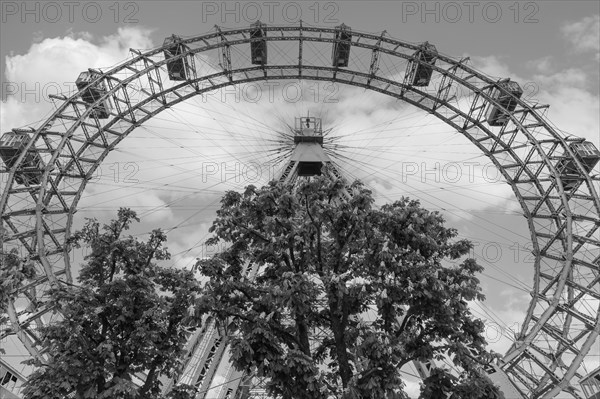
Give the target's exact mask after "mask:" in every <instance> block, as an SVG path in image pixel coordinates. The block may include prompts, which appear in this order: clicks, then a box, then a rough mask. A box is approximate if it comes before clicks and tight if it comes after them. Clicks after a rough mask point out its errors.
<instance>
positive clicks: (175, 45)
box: [163, 35, 188, 81]
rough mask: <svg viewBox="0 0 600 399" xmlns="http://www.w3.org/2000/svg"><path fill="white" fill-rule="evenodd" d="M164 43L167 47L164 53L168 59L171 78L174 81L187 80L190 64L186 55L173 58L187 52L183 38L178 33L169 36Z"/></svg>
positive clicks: (168, 70)
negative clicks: (182, 41)
mask: <svg viewBox="0 0 600 399" xmlns="http://www.w3.org/2000/svg"><path fill="white" fill-rule="evenodd" d="M163 45H164V46H165V47H166V48H165V50H164V54H165V59H166V60H167V72H168V74H169V79H171V80H173V81H180V80H186V79H187V78H188V76H187V69H188V65H187V60H186V59H185V57H181V58H178V59H175V60H172V58H175V57H177V56H178V55H180V54H182V53H184V52H185V46H184V45H183V44H182V43H181V38H180V37H179V36H177V35H172V36H169V37H167V38H166V39H165V41H164V42H163Z"/></svg>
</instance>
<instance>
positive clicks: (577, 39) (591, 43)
mask: <svg viewBox="0 0 600 399" xmlns="http://www.w3.org/2000/svg"><path fill="white" fill-rule="evenodd" d="M561 32H562V34H563V36H564V37H565V38H566V39H567V40H568V41H569V42H571V44H573V46H574V48H575V50H577V51H578V52H582V53H587V52H589V53H592V54H594V55H595V57H596V61H600V40H599V38H600V15H592V16H588V17H585V18H583V19H581V20H579V21H575V22H570V23H566V24H564V25H563V26H562V27H561Z"/></svg>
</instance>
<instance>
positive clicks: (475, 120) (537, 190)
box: [0, 25, 600, 398]
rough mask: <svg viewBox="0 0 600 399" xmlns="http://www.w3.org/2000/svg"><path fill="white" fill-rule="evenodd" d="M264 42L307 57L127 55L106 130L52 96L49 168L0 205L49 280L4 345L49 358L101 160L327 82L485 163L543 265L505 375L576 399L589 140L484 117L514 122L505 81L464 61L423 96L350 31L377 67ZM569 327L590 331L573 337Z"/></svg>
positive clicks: (599, 273)
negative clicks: (263, 98) (231, 100)
mask: <svg viewBox="0 0 600 399" xmlns="http://www.w3.org/2000/svg"><path fill="white" fill-rule="evenodd" d="M264 29H265V31H266V32H267V35H266V37H264V38H262V39H261V40H266V41H267V45H268V46H270V48H271V49H270V53H271V54H272V48H273V47H274V46H277V45H283V44H284V43H285V42H287V43H288V44H289V42H290V41H291V42H295V43H297V45H298V57H297V58H295V59H294V57H289V58H290V60H292V62H290V63H282V64H277V65H275V64H274V65H271V64H267V65H262V66H260V65H259V66H256V65H251V64H250V62H249V61H248V62H246V63H244V64H243V65H236V62H235V60H232V58H231V56H230V54H231V51H233V50H236V51H241V52H242V53H248V52H249V47H250V46H249V43H250V42H251V41H253V40H258V39H251V38H250V31H251V28H244V29H236V30H223V31H221V30H217V32H215V33H211V34H205V35H200V36H196V37H191V38H186V39H183V40H182V44H183V45H184V48H185V51H184V52H183V53H181V54H179V55H176V56H175V57H173V58H171V61H172V60H177V59H180V58H184V59H186V60H187V63H188V77H189V79H188V80H186V81H181V82H171V81H169V80H168V79H167V78H166V73H165V69H166V63H167V60H165V57H164V56H163V51H164V50H165V48H163V47H158V48H155V49H152V50H150V51H145V52H138V51H135V50H132V53H133V54H132V57H131V59H129V60H127V61H126V62H123V63H122V64H120V65H118V66H116V67H114V68H112V69H110V70H106V71H101V74H100V75H99V77H98V78H97V79H96V81H95V83H97V82H100V81H102V82H104V83H105V85H106V88H107V90H106V93H105V94H104V96H103V97H102V98H101V99H99V100H98V101H97V102H96V103H95V104H96V105H98V104H100V103H101V102H102V101H104V100H105V99H110V101H111V102H112V104H114V106H113V110H112V112H111V115H110V117H109V118H108V119H104V120H100V119H97V118H96V116H95V115H94V113H93V112H92V109H93V107H92V106H91V105H90V104H87V103H85V102H84V101H83V100H82V98H81V92H80V93H76V94H74V95H72V96H71V97H68V98H67V97H65V96H55V97H54V100H55V105H56V111H55V112H54V113H53V114H52V116H51V117H50V118H49V119H48V120H47V121H46V122H44V123H43V124H42V125H40V126H39V128H37V129H36V130H35V132H33V131H32V132H31V137H32V139H31V140H30V142H29V144H28V146H27V151H29V152H36V153H38V154H40V156H41V158H42V160H43V161H44V165H45V167H44V169H43V170H41V171H40V172H41V173H42V178H41V183H40V184H39V185H26V186H18V185H16V184H15V181H14V175H15V171H16V170H17V169H18V168H19V165H20V164H21V163H22V162H23V159H24V158H25V155H26V152H27V151H24V152H23V153H22V154H21V156H20V157H19V160H18V161H17V164H16V165H15V166H14V167H13V168H12V169H11V170H10V171H3V173H8V174H9V176H8V184H7V186H6V188H5V189H4V191H3V192H2V198H1V202H0V210H1V211H2V222H3V225H4V227H5V229H6V230H7V231H8V236H7V238H6V239H5V240H4V246H5V249H10V248H11V247H22V248H25V249H26V250H27V251H28V252H29V254H30V256H31V257H32V259H34V260H35V262H36V265H37V266H38V271H39V276H40V277H38V278H37V279H36V280H34V281H30V282H27V284H26V285H25V286H24V287H22V288H21V289H20V290H19V292H18V296H17V298H16V300H15V301H13V302H11V303H10V304H9V306H8V309H7V310H6V312H7V313H8V315H9V317H10V320H11V323H12V332H5V333H4V335H3V336H6V335H7V334H9V333H16V335H17V336H18V337H19V339H20V340H21V341H22V342H23V343H24V345H25V346H26V348H27V349H28V350H29V352H30V353H31V354H32V355H33V356H40V354H39V351H38V342H39V338H38V337H37V334H36V328H35V325H36V324H39V323H44V322H45V319H46V318H47V317H42V316H43V315H44V314H46V313H48V312H49V309H47V308H46V307H45V305H44V292H45V291H46V289H47V288H48V287H49V286H51V285H55V284H61V280H63V279H64V280H65V281H70V280H71V275H70V263H69V256H68V253H69V248H68V245H67V244H66V241H67V239H68V238H69V236H70V234H71V226H72V222H73V215H74V213H75V211H76V209H77V203H78V201H79V199H80V198H81V195H82V193H83V190H84V189H85V186H86V183H87V181H88V180H89V179H91V177H92V174H93V173H94V171H95V170H96V168H98V166H99V165H100V163H101V162H102V160H103V159H104V158H105V157H106V156H107V155H108V153H109V152H110V151H111V150H112V149H114V148H115V147H116V146H117V145H118V144H119V143H120V142H121V140H123V139H124V138H125V137H126V136H127V135H128V134H129V133H130V132H131V131H133V130H134V129H135V128H136V127H138V126H140V125H141V124H143V123H144V122H146V121H147V120H148V119H150V118H152V117H154V116H155V115H157V114H158V113H160V112H161V111H163V110H165V109H167V108H169V107H171V106H173V105H175V104H177V103H180V102H182V101H185V100H186V99H188V98H190V97H193V96H196V95H199V94H202V93H205V92H209V91H211V90H216V89H219V88H222V87H225V86H229V85H234V84H242V83H246V82H253V81H262V80H282V79H294V80H296V79H307V80H321V81H330V82H338V83H342V84H347V85H353V86H358V87H361V88H365V89H369V90H374V91H377V92H380V93H383V94H386V95H389V96H391V97H394V98H397V99H400V100H402V101H405V102H407V103H409V104H412V105H414V106H416V107H418V108H421V109H423V110H425V111H427V112H429V113H431V114H433V115H435V116H436V117H438V118H439V119H441V120H442V121H444V122H445V123H447V124H448V125H450V126H451V127H452V128H454V129H456V130H457V131H458V132H460V133H462V134H463V135H465V136H466V137H467V138H468V139H469V140H470V141H471V142H472V143H473V144H474V145H475V146H476V147H477V148H479V149H480V150H481V151H482V152H483V154H485V155H486V156H488V157H489V158H490V160H491V161H492V162H493V163H494V165H495V166H496V167H497V168H498V170H499V171H500V172H501V173H502V175H503V176H504V178H505V180H506V182H507V183H508V184H510V185H511V187H512V189H513V191H514V194H515V196H516V198H517V199H518V201H519V203H520V204H521V207H522V209H523V213H524V215H525V216H526V218H527V223H528V227H529V230H530V233H531V240H532V244H533V252H534V255H535V263H534V267H535V279H534V287H533V291H532V292H531V295H532V300H531V303H530V305H529V308H528V310H527V315H526V318H525V320H524V322H523V325H522V330H521V332H520V333H519V335H518V337H517V341H516V343H515V344H513V346H512V347H511V348H510V349H509V351H508V352H507V353H506V354H505V356H504V358H503V364H502V368H503V369H504V370H505V371H506V372H507V373H508V375H509V377H510V378H511V380H512V381H513V382H514V383H515V384H516V386H517V387H518V388H519V389H520V390H521V391H522V392H523V393H524V395H525V396H527V397H531V398H537V397H553V396H555V395H556V394H558V393H559V392H561V391H566V392H569V393H570V394H571V395H572V396H573V397H579V396H578V395H577V393H576V392H575V391H573V390H572V389H571V387H570V386H569V384H570V381H571V380H572V379H573V378H574V377H575V380H574V381H577V380H578V379H579V378H580V377H581V372H582V369H581V362H582V360H583V359H584V357H585V355H586V354H587V353H588V351H589V350H590V348H591V347H592V346H593V345H594V344H595V343H596V344H597V342H598V335H599V333H600V319H599V316H598V315H599V313H600V312H599V310H600V309H594V310H593V311H592V312H589V311H588V312H586V311H585V306H586V304H587V303H592V304H595V303H597V304H600V292H599V289H598V286H599V282H600V270H599V269H600V266H599V263H600V241H599V240H598V234H599V230H600V198H599V196H598V191H599V181H600V178H599V177H597V176H596V177H591V176H590V175H589V174H588V173H587V172H586V170H585V169H584V167H583V165H582V164H581V162H580V161H579V160H578V159H577V157H575V156H574V153H573V151H572V150H571V149H570V148H569V144H570V143H571V142H573V141H581V139H579V138H565V137H564V136H563V135H561V134H559V133H558V132H557V131H556V130H555V129H554V128H553V127H552V126H551V124H550V123H549V122H548V121H547V120H546V119H545V117H544V116H543V115H542V113H540V110H542V109H543V108H544V107H540V106H535V105H531V104H528V103H526V102H525V101H522V100H518V104H517V107H516V109H515V110H514V111H513V112H510V114H509V120H508V122H507V123H505V124H504V125H503V126H501V127H492V126H489V125H488V124H487V122H486V121H485V116H484V111H485V109H486V107H487V105H488V104H489V103H492V104H494V105H496V106H498V107H500V108H501V109H503V110H505V109H504V108H502V106H501V105H500V104H499V103H497V102H496V101H495V100H494V99H493V98H492V97H491V92H492V90H494V88H498V87H499V86H498V81H496V80H494V79H491V78H490V77H487V76H485V75H484V74H482V73H481V72H479V71H476V70H474V69H473V68H471V67H470V66H469V65H468V63H467V61H468V60H467V59H463V60H457V59H453V58H451V57H448V56H445V55H442V54H438V55H437V56H436V57H435V61H436V62H435V65H434V66H433V78H435V79H440V81H441V83H440V84H439V85H438V87H431V86H432V85H430V86H427V87H414V86H411V85H410V84H409V81H408V79H407V77H406V76H405V75H406V74H404V73H399V74H398V76H383V74H382V72H381V70H380V69H379V68H378V65H379V62H381V60H382V59H385V60H386V62H387V63H391V64H393V65H398V66H400V67H402V66H409V65H408V64H409V63H422V62H423V61H420V60H419V59H418V58H417V57H415V55H414V54H415V51H416V50H418V49H419V46H418V45H415V44H410V43H406V42H402V41H400V40H396V39H392V38H389V37H387V36H385V35H384V34H382V35H380V36H377V35H372V34H366V33H360V32H356V31H353V32H352V35H353V36H352V41H351V46H352V47H351V48H352V51H351V53H350V58H352V56H353V53H352V52H353V51H355V50H357V49H366V50H367V51H372V58H371V62H370V64H369V65H368V66H365V67H364V68H359V67H357V66H356V65H354V66H353V65H350V66H349V67H348V68H336V67H332V66H330V63H329V62H328V61H329V60H324V61H323V62H321V63H319V62H314V60H309V59H307V58H306V56H303V53H304V54H307V53H308V51H307V46H316V45H321V44H324V45H329V46H331V45H333V43H334V42H335V39H334V37H335V32H336V30H335V29H333V28H317V27H306V26H302V25H300V26H293V27H290V26H280V27H278V26H269V27H265V28H264ZM303 46H304V52H303ZM215 52H216V53H217V54H218V55H219V56H220V57H222V58H223V62H222V63H221V64H220V65H221V67H222V68H223V70H221V71H217V72H215V73H212V74H210V75H202V74H200V73H198V72H197V70H198V69H197V68H196V64H198V63H202V57H203V56H204V55H206V54H210V55H213V56H214V54H215ZM282 58H283V57H282ZM317 61H318V60H317ZM399 70H401V71H402V68H399ZM404 70H406V69H404ZM500 90H503V89H501V88H500ZM505 111H506V110H505ZM565 158H568V159H571V160H572V161H573V162H574V163H575V164H576V166H577V168H578V170H579V173H580V175H581V179H580V180H579V181H578V183H577V185H576V186H575V188H573V189H572V190H570V191H565V190H564V189H563V182H562V181H561V178H560V175H559V174H558V173H557V171H556V168H555V167H556V164H557V162H559V161H560V160H564V159H565ZM17 308H18V309H24V310H21V311H17ZM594 312H595V313H594ZM574 320H575V321H577V322H578V323H581V324H580V325H583V326H584V327H583V328H579V327H578V328H575V327H574V326H573V321H574ZM0 338H1V337H0Z"/></svg>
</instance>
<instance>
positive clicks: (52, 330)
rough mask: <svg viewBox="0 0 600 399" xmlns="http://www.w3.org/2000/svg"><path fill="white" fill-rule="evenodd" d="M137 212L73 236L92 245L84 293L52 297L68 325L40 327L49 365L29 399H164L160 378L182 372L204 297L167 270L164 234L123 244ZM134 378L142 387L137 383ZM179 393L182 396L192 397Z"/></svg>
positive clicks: (189, 276)
mask: <svg viewBox="0 0 600 399" xmlns="http://www.w3.org/2000/svg"><path fill="white" fill-rule="evenodd" d="M133 221H139V219H138V218H137V217H136V214H135V212H133V211H131V210H129V209H120V210H119V212H118V218H117V219H116V220H113V221H111V222H110V223H109V224H108V225H105V226H103V228H102V229H101V228H100V225H99V223H98V222H97V221H96V220H88V222H87V224H86V225H85V227H84V228H83V230H81V231H79V232H77V233H75V234H74V235H73V243H74V244H75V245H80V243H84V244H87V245H89V246H90V247H91V254H90V255H88V256H86V258H85V260H86V261H87V262H86V263H85V265H83V267H82V269H81V272H80V275H79V278H78V279H79V283H80V285H79V286H74V285H65V284H63V285H61V286H60V287H59V288H55V289H53V290H51V292H50V295H51V299H50V301H51V305H52V306H54V307H55V308H56V309H57V310H59V311H60V312H61V314H62V319H61V320H60V321H59V322H57V323H54V324H51V325H48V326H46V327H43V328H42V331H41V334H42V337H43V342H42V346H43V350H45V351H47V353H48V354H49V357H50V359H49V361H48V362H47V364H41V363H40V362H37V361H36V362H34V363H35V364H36V365H37V366H39V368H38V369H37V370H36V371H35V372H34V373H33V374H32V375H31V376H30V378H29V380H28V382H27V384H26V387H25V390H24V396H25V398H27V399H37V398H46V399H56V398H63V397H66V396H67V395H68V394H69V393H73V392H75V397H76V398H127V399H129V398H144V399H146V398H158V397H159V395H160V390H161V389H160V382H159V379H158V377H159V376H160V375H163V376H167V377H173V375H174V374H175V373H176V372H177V371H178V370H179V369H180V368H181V365H182V360H181V356H182V354H183V352H184V346H185V344H186V342H187V338H188V332H189V331H190V329H191V328H194V327H196V326H197V322H196V321H195V320H194V319H193V318H191V317H189V314H188V313H189V312H188V308H189V304H190V303H192V302H193V301H194V300H195V298H196V297H197V296H198V295H200V294H201V286H200V283H199V282H198V281H197V280H196V279H195V278H194V275H193V273H192V272H191V271H189V270H188V271H186V270H180V269H175V268H166V267H162V266H159V265H157V263H156V261H162V260H166V259H169V253H168V252H167V250H166V249H165V248H164V247H163V244H164V242H165V241H166V236H165V234H164V233H163V232H162V231H160V230H154V231H152V233H151V234H150V237H149V239H148V240H147V241H146V242H140V241H138V240H137V239H134V238H133V237H131V236H128V237H123V234H124V232H125V231H126V230H127V229H128V228H129V227H130V225H131V223H132V222H133ZM134 375H135V376H136V377H138V378H141V380H142V384H141V386H137V385H136V384H134ZM184 391H185V390H183V389H179V390H178V391H177V392H178V393H177V395H176V397H177V398H180V399H183V398H186V397H189V398H192V397H193V396H191V395H184V394H183V393H184Z"/></svg>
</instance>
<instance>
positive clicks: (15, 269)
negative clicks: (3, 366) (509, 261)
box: [0, 229, 36, 354]
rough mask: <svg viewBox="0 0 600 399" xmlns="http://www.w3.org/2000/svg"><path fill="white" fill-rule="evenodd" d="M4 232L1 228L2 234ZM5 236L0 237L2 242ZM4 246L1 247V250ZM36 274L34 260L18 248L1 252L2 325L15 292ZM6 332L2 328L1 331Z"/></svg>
mask: <svg viewBox="0 0 600 399" xmlns="http://www.w3.org/2000/svg"><path fill="white" fill-rule="evenodd" d="M2 234H4V232H3V231H2V229H0V235H2ZM2 239H3V237H0V242H1V241H2ZM1 250H2V248H0V251H1ZM35 275H36V271H35V267H34V266H33V262H31V261H30V260H28V259H23V258H21V257H20V256H19V253H18V251H17V249H16V248H13V249H11V250H10V251H8V252H7V253H2V254H0V309H1V310H2V313H0V326H2V327H3V328H6V327H5V326H8V323H9V321H10V320H9V318H8V316H7V315H6V314H5V312H6V309H7V308H8V303H9V301H10V300H11V299H14V296H15V293H16V292H17V290H18V289H19V288H20V287H21V286H22V285H23V283H24V282H25V281H27V280H29V279H32V278H34V277H35ZM2 332H4V331H3V330H0V333H2ZM2 353H5V350H4V349H3V348H2V347H0V354H2Z"/></svg>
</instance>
